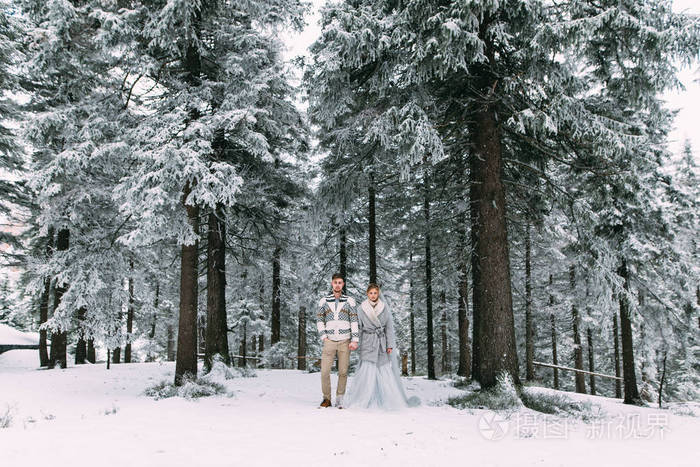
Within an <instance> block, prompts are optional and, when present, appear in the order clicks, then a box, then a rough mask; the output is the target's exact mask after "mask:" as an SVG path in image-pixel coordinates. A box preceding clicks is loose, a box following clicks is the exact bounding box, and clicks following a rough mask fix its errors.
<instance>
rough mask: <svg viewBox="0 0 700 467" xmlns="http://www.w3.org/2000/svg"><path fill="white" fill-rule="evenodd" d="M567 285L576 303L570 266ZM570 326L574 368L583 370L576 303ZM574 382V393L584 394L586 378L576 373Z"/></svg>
mask: <svg viewBox="0 0 700 467" xmlns="http://www.w3.org/2000/svg"><path fill="white" fill-rule="evenodd" d="M569 284H570V285H571V296H572V298H573V299H574V302H575V301H576V269H575V268H574V265H573V264H572V265H571V266H570V267H569ZM571 324H572V327H573V334H574V368H576V369H577V370H583V347H582V346H581V334H580V333H579V313H578V307H577V306H576V303H574V304H572V305H571ZM574 378H575V381H576V392H580V393H582V394H585V393H586V376H585V375H584V374H583V373H580V372H578V371H576V372H574Z"/></svg>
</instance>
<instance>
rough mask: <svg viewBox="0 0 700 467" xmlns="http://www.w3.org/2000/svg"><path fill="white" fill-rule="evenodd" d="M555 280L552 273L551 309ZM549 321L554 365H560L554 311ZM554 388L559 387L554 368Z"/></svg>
mask: <svg viewBox="0 0 700 467" xmlns="http://www.w3.org/2000/svg"><path fill="white" fill-rule="evenodd" d="M553 284H554V281H553V278H552V274H550V275H549V307H550V309H551V308H552V307H553V306H554V293H553V290H554V289H553V287H554V285H553ZM549 321H550V323H551V334H552V365H559V359H558V356H557V319H556V317H555V315H554V313H553V312H551V311H550V313H549ZM554 389H559V369H558V368H554Z"/></svg>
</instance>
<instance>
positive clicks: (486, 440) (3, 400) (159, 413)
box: [0, 350, 700, 467]
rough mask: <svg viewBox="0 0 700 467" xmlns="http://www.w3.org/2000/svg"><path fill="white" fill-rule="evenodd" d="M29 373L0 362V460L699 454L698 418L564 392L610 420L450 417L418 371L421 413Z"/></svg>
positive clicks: (119, 371) (627, 459)
mask: <svg viewBox="0 0 700 467" xmlns="http://www.w3.org/2000/svg"><path fill="white" fill-rule="evenodd" d="M37 366H38V359H37V351H35V350H13V351H10V352H6V353H5V354H2V355H0V417H2V415H3V414H4V413H5V411H6V408H7V407H8V405H9V410H10V414H11V418H12V420H11V424H10V426H9V427H8V428H2V429H0V465H2V466H8V467H9V466H12V467H14V466H17V467H27V466H39V465H49V463H51V464H52V465H70V466H72V467H78V466H83V465H84V466H90V467H95V466H100V467H101V466H119V467H125V466H128V467H130V466H140V465H143V466H149V467H154V466H169V467H172V466H180V465H194V466H237V465H287V466H289V465H292V466H296V465H355V466H358V467H359V466H364V465H368V464H375V465H382V466H393V465H403V466H406V465H411V466H413V465H420V466H424V465H425V466H428V465H474V466H480V467H483V466H515V465H523V466H525V465H527V466H529V465H533V466H534V465H537V466H545V465H546V466H550V465H561V466H579V465H580V466H586V467H590V466H613V465H616V466H619V465H630V466H646V465H649V466H685V465H687V466H691V465H692V466H697V465H699V459H700V448H699V443H698V440H700V417H693V416H681V415H675V414H674V413H673V412H672V411H669V410H663V411H660V410H656V409H652V408H639V407H629V406H624V405H623V404H622V403H621V401H620V400H617V399H609V398H603V397H594V396H585V395H575V394H570V393H567V395H569V396H571V397H572V398H576V399H587V400H592V401H594V403H597V404H599V405H600V406H601V408H602V409H603V410H604V411H605V412H606V413H607V417H606V419H605V420H606V422H599V423H597V424H585V423H583V422H580V421H578V422H573V421H570V420H568V419H562V418H553V419H549V420H545V419H544V418H543V417H542V416H541V415H538V412H533V411H530V410H528V409H522V410H521V411H519V412H517V413H515V414H514V415H513V416H512V417H511V418H510V419H504V418H502V417H501V416H500V415H495V414H494V413H493V412H490V411H486V410H473V411H468V410H458V409H455V408H453V407H451V406H449V405H445V404H444V403H443V402H444V401H445V400H446V399H447V398H448V397H449V396H451V395H456V394H460V393H461V390H459V389H456V388H454V387H451V385H450V384H448V383H447V382H443V381H438V382H434V381H428V380H426V379H424V378H418V377H416V378H406V379H405V384H406V388H407V391H408V393H409V395H417V396H418V397H420V398H421V400H422V402H423V404H422V406H421V407H418V408H412V409H406V410H404V411H400V412H393V413H386V412H376V411H362V410H350V409H346V410H338V409H336V408H328V409H319V408H317V405H318V403H319V402H320V399H321V397H320V375H319V374H318V373H305V372H301V371H296V370H258V371H257V376H256V377H252V378H234V379H231V380H228V381H227V382H226V386H227V388H228V389H229V390H230V391H231V392H232V394H233V395H232V396H229V397H227V396H223V395H222V396H214V397H207V398H201V399H197V400H187V399H183V398H170V399H162V400H153V399H152V398H149V397H147V396H145V395H143V391H144V389H145V388H147V387H149V386H152V385H153V384H155V383H157V382H159V381H162V380H168V381H170V380H171V379H172V377H173V372H174V365H173V364H172V363H135V364H121V365H114V366H112V369H110V370H107V369H106V368H105V367H104V365H102V364H100V365H81V366H78V367H72V366H70V367H69V368H67V369H65V370H61V369H55V370H40V369H37ZM350 386H352V379H351V380H350ZM333 387H335V376H333ZM538 390H540V389H538ZM541 391H551V390H548V389H541ZM552 392H553V391H552ZM637 422H639V423H640V424H639V426H637ZM662 426H663V430H662V429H661V427H662ZM606 427H607V428H606ZM648 428H650V429H651V431H645V430H646V429H648ZM528 431H529V432H530V433H531V435H530V436H525V435H524V433H525V432H528Z"/></svg>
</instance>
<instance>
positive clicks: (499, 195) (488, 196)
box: [470, 19, 520, 388]
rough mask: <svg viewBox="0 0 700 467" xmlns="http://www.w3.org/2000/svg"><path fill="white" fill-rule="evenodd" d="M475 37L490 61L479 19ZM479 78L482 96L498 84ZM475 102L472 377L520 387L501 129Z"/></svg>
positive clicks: (491, 111)
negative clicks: (506, 379) (506, 377)
mask: <svg viewBox="0 0 700 467" xmlns="http://www.w3.org/2000/svg"><path fill="white" fill-rule="evenodd" d="M483 21H484V22H483V23H482V27H481V31H480V36H482V38H483V39H484V40H485V42H486V49H485V54H486V56H487V57H488V58H489V60H495V58H494V53H495V52H494V47H493V44H491V43H490V39H489V38H488V37H487V36H486V27H487V24H488V22H489V21H490V20H487V19H485V20H483ZM475 71H476V72H477V73H478V76H480V79H481V81H482V82H481V84H480V85H479V90H480V91H481V92H482V95H483V96H488V95H490V94H491V92H490V90H491V89H492V88H493V87H495V86H497V85H498V81H497V78H496V77H495V76H492V75H491V73H490V71H489V70H487V69H478V67H477V70H475ZM487 99H488V98H486V99H485V100H484V101H482V102H478V103H477V104H476V106H475V108H474V113H473V124H472V128H471V130H472V131H471V134H472V138H473V150H472V153H471V158H470V159H471V161H472V163H471V169H472V170H471V171H470V172H471V173H470V176H471V181H472V187H476V186H477V185H478V188H476V193H477V195H478V198H479V202H478V203H477V207H478V216H477V219H478V222H477V223H476V224H475V225H472V229H477V232H478V234H477V235H478V240H477V242H476V251H475V252H474V255H475V257H476V267H475V270H476V271H478V274H476V276H475V277H476V279H477V281H474V295H475V297H478V298H477V299H476V300H475V301H474V303H475V307H474V308H475V310H474V311H475V316H476V318H475V319H474V323H475V326H477V327H478V331H477V334H478V344H477V345H478V349H477V350H475V352H478V361H479V371H478V378H479V382H480V383H481V387H482V388H488V387H492V386H494V385H495V384H496V383H497V377H498V376H499V374H500V373H501V372H503V371H505V372H507V373H509V374H510V376H511V378H512V380H513V382H514V383H515V384H516V385H520V376H519V374H518V373H519V372H518V355H517V352H516V344H515V318H514V316H513V298H512V292H511V283H510V257H509V253H508V230H507V225H506V209H507V206H506V197H505V187H504V185H503V180H502V171H503V166H502V165H503V160H502V149H501V127H500V125H499V122H498V119H497V116H496V105H495V102H493V101H490V100H487Z"/></svg>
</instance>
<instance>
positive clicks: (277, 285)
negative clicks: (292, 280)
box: [270, 246, 282, 345]
mask: <svg viewBox="0 0 700 467" xmlns="http://www.w3.org/2000/svg"><path fill="white" fill-rule="evenodd" d="M281 255H282V248H280V247H279V246H278V247H275V252H274V254H273V257H272V318H271V321H272V322H271V326H270V328H271V329H270V330H271V336H270V345H275V344H276V343H277V342H279V341H280V331H281V322H280V319H281V316H280V308H281V301H280V300H281V297H280V292H281V281H280V261H281V258H280V257H281Z"/></svg>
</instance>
